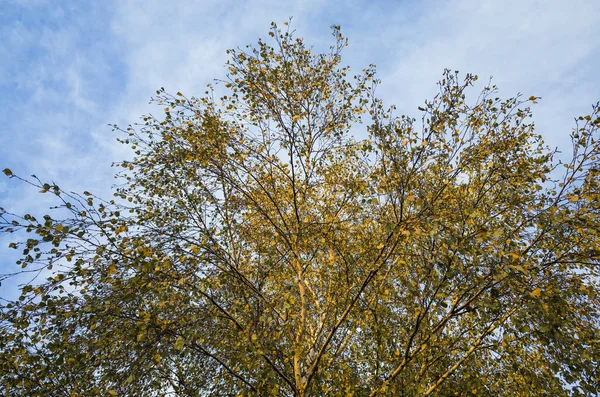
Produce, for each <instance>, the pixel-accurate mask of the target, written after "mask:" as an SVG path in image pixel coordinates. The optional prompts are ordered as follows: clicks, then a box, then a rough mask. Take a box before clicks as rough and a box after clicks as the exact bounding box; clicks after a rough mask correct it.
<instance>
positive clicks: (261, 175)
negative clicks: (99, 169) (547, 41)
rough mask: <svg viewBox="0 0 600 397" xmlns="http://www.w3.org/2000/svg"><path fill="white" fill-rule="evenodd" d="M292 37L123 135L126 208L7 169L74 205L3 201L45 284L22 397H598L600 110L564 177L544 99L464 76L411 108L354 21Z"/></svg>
mask: <svg viewBox="0 0 600 397" xmlns="http://www.w3.org/2000/svg"><path fill="white" fill-rule="evenodd" d="M269 35H270V38H269V39H268V40H266V41H263V40H259V41H258V44H257V45H255V46H247V47H246V48H244V49H235V50H230V51H228V53H229V54H230V57H231V58H230V61H228V63H227V65H226V66H227V68H228V72H227V75H226V78H225V79H223V80H221V81H218V82H217V84H220V86H219V87H223V86H224V88H223V89H225V88H226V89H227V90H228V91H227V94H226V95H224V96H222V97H220V98H217V97H216V95H215V91H216V90H215V89H214V88H213V87H210V88H209V89H208V90H207V91H206V93H205V94H204V95H203V96H200V97H187V96H185V95H183V94H181V93H179V92H178V93H177V94H175V95H170V94H168V93H166V92H165V90H164V89H161V90H159V91H157V95H156V97H155V98H153V101H154V102H156V103H157V104H159V105H160V107H161V108H164V115H162V116H160V117H154V116H151V115H148V116H144V117H143V118H142V120H141V121H140V123H138V124H135V125H132V126H129V127H127V128H124V129H120V128H119V127H116V126H115V130H119V131H121V132H122V133H123V136H122V138H120V140H121V141H122V142H123V143H124V144H125V145H130V146H131V148H132V150H133V151H134V152H135V157H134V158H133V159H132V160H130V161H123V162H121V163H118V164H115V165H116V166H117V167H119V170H120V171H119V174H118V175H119V177H120V179H119V180H120V184H119V185H118V186H116V187H115V197H114V198H113V199H112V200H110V199H109V200H103V199H101V198H100V197H97V196H96V195H94V194H92V193H89V192H84V193H82V194H77V193H73V192H69V191H65V190H63V189H61V188H60V187H59V186H57V185H56V184H54V183H44V182H43V181H41V180H39V179H37V178H33V179H31V178H22V177H20V176H18V175H15V174H13V172H12V171H10V170H8V169H6V170H4V173H5V174H6V175H7V176H9V177H11V178H13V179H20V180H22V181H25V182H28V183H30V184H32V185H34V186H37V188H38V189H40V191H41V192H42V193H45V194H54V195H55V196H56V197H55V199H56V200H57V208H58V209H57V210H55V211H54V212H53V213H54V215H46V216H44V217H43V219H36V218H35V217H34V216H32V215H29V214H25V215H20V214H13V213H10V212H9V211H8V210H7V209H1V210H0V230H1V231H2V232H3V233H14V235H15V236H23V235H24V233H28V234H27V235H26V237H27V238H23V239H19V240H18V241H14V242H13V243H11V244H10V247H11V248H14V249H18V250H22V251H23V252H22V256H21V259H20V260H19V261H18V265H21V266H22V267H23V269H21V270H20V271H21V272H31V274H32V275H35V274H40V275H41V276H40V277H38V279H36V280H40V279H41V280H42V281H35V280H34V281H32V282H30V283H27V284H25V285H22V286H21V296H20V298H19V299H18V300H15V301H10V302H6V301H5V302H4V303H3V304H2V306H1V315H0V385H1V386H2V389H3V390H5V392H6V393H7V395H9V396H17V395H19V396H20V395H27V396H96V395H98V396H100V395H102V396H105V395H109V396H111V395H112V396H168V395H173V396H186V397H187V396H190V397H191V396H225V395H231V396H237V395H240V396H259V395H260V396H298V397H304V396H342V395H343V396H376V395H377V396H428V395H438V396H470V395H479V396H499V395H500V396H585V395H588V396H591V395H596V393H598V392H599V391H600V389H599V386H598V385H599V384H600V311H599V310H600V301H599V295H598V292H599V276H600V267H599V266H600V157H599V156H600V141H599V139H600V136H599V133H598V128H599V127H600V110H599V107H598V104H596V105H594V106H593V107H592V112H591V113H590V115H588V116H583V117H579V118H578V119H576V126H575V128H574V129H573V131H572V133H571V135H570V137H571V142H572V157H571V160H570V162H567V163H561V162H560V161H558V160H557V156H556V152H555V151H552V150H550V149H548V148H547V146H546V145H545V144H544V143H543V141H542V137H541V136H540V135H539V134H537V133H536V132H535V130H534V125H533V122H532V119H531V110H530V104H531V103H535V102H536V100H537V99H538V98H536V97H530V98H524V97H521V96H516V97H514V98H509V99H502V98H499V97H498V96H497V90H496V87H495V86H493V85H487V86H485V87H484V88H483V89H482V91H481V92H480V93H479V95H474V96H473V95H472V94H470V92H471V91H473V90H474V88H473V87H472V86H473V85H474V82H475V81H476V79H477V78H476V76H474V75H466V76H464V77H461V76H460V75H459V74H458V72H451V71H448V70H447V71H445V72H444V74H443V77H442V80H441V81H440V83H439V93H438V94H437V95H436V96H435V97H434V98H433V99H432V100H430V101H426V102H425V103H424V105H423V107H421V108H419V110H420V112H421V117H420V119H419V120H417V119H415V118H411V117H408V116H398V115H397V114H396V110H395V108H393V107H391V108H386V107H385V106H384V104H383V102H382V100H381V99H379V98H378V97H377V96H376V92H375V91H376V87H377V86H378V84H379V83H380V81H379V80H378V79H377V78H376V76H375V67H374V65H370V66H369V67H367V68H366V69H364V70H362V71H361V72H360V73H357V74H356V75H355V76H353V77H352V75H353V73H352V72H351V71H350V70H349V68H348V67H344V66H342V64H341V52H342V49H343V48H344V47H345V46H346V45H347V41H346V39H345V38H344V37H343V36H342V34H341V32H340V29H339V27H333V36H334V40H335V41H334V44H333V46H332V47H331V49H330V51H329V52H326V53H313V48H312V47H310V46H307V45H306V44H305V43H304V42H303V40H302V39H300V38H296V37H295V35H294V32H293V31H290V30H289V27H286V28H284V29H280V28H278V27H277V26H276V25H275V24H273V25H272V27H271V30H270V31H269ZM415 67H418V66H417V65H415ZM215 88H216V86H215ZM471 97H472V99H471ZM565 136H566V135H565ZM42 276H43V277H42ZM8 277H9V276H4V278H5V279H6V278H8Z"/></svg>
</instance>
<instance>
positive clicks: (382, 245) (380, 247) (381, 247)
mask: <svg viewBox="0 0 600 397" xmlns="http://www.w3.org/2000/svg"><path fill="white" fill-rule="evenodd" d="M383 247H385V245H384V244H383V243H381V244H379V245H378V246H377V249H378V250H380V249H383Z"/></svg>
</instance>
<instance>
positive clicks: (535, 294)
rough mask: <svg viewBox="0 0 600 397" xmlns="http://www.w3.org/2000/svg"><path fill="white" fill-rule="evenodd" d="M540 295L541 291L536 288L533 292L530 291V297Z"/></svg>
mask: <svg viewBox="0 0 600 397" xmlns="http://www.w3.org/2000/svg"><path fill="white" fill-rule="evenodd" d="M541 294H542V290H540V289H539V288H536V289H534V290H533V291H531V296H533V297H538V296H540V295H541Z"/></svg>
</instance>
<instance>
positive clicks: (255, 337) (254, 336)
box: [252, 334, 258, 342]
mask: <svg viewBox="0 0 600 397" xmlns="http://www.w3.org/2000/svg"><path fill="white" fill-rule="evenodd" d="M256 339H258V336H256V334H252V342H255V341H256Z"/></svg>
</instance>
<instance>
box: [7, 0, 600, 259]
mask: <svg viewBox="0 0 600 397" xmlns="http://www.w3.org/2000/svg"><path fill="white" fill-rule="evenodd" d="M290 16H293V22H292V26H293V27H294V28H295V29H296V30H297V34H298V35H299V36H302V37H304V38H305V39H306V41H307V42H308V43H312V44H314V45H315V47H316V48H317V49H319V48H322V49H325V48H327V47H328V45H329V44H330V43H331V36H330V34H329V26H330V25H332V24H339V25H341V27H342V31H343V33H344V35H345V36H346V37H348V38H349V40H350V46H349V47H348V48H347V49H346V52H345V61H346V63H348V64H350V65H351V66H352V67H353V68H354V69H356V70H360V69H362V68H363V67H365V66H367V65H368V64H369V63H376V64H377V66H378V71H379V77H380V78H381V79H382V80H383V83H382V85H381V87H380V89H379V93H380V94H381V95H382V96H383V97H384V99H385V100H386V102H387V103H388V104H396V105H397V106H398V112H399V113H404V114H408V115H412V116H418V111H417V109H416V108H417V106H418V105H420V104H421V103H422V102H423V101H424V100H425V99H428V98H430V97H431V96H432V94H434V93H435V90H436V85H435V84H436V82H437V81H438V79H439V78H440V76H441V73H442V70H443V69H444V68H450V69H456V70H460V71H461V72H462V73H474V74H478V75H479V76H480V78H481V80H483V81H487V79H488V78H489V77H490V76H494V82H495V83H496V84H497V85H498V86H499V87H500V93H501V95H503V96H513V95H515V94H516V93H518V92H522V93H523V94H525V95H527V96H530V95H537V96H541V97H543V99H542V101H540V103H539V105H537V106H536V108H535V109H534V114H535V121H536V124H537V126H538V131H539V132H540V133H542V135H543V136H544V137H545V139H546V141H547V142H548V143H549V144H550V145H551V146H553V147H555V146H556V147H559V149H560V148H564V149H566V151H568V134H569V132H570V129H571V128H572V127H573V125H574V124H573V118H574V117H575V116H577V115H580V114H584V113H587V112H589V110H590V108H591V104H592V103H595V102H596V101H598V100H600V74H598V72H597V71H598V70H600V40H599V39H598V38H599V37H600V3H599V2H598V0H571V1H554V0H546V1H541V0H539V1H536V0H503V1H500V0H496V1H485V0H457V1H377V0H375V1H357V0H355V1H351V0H348V1H337V0H329V1H324V0H306V1H299V0H298V1H278V0H249V1H244V2H241V1H227V0H219V1H212V0H202V1H196V0H187V1H178V0H172V1H170V2H165V1H158V0H117V1H114V2H113V1H109V0H102V1H83V0H81V1H73V0H69V1H66V0H65V1H60V0H0V90H1V91H2V95H0V169H2V168H5V167H8V168H10V169H12V170H13V172H15V173H17V174H19V175H30V174H32V173H35V174H36V175H38V176H39V177H40V178H42V179H44V180H53V181H55V182H56V183H57V184H59V185H60V186H61V187H63V188H68V189H70V190H78V191H82V190H90V191H93V192H96V193H98V194H99V195H101V196H104V197H107V196H108V195H109V194H110V186H111V184H112V183H113V178H112V175H113V170H112V169H111V167H110V164H111V162H112V161H117V160H120V159H123V158H125V157H126V156H127V155H128V153H127V151H126V149H125V148H123V147H121V145H119V144H117V143H116V142H115V137H116V136H115V135H114V133H112V132H111V129H110V128H109V127H108V126H107V124H108V123H117V124H119V125H127V124H128V123H132V122H135V121H137V120H138V117H139V116H140V115H142V114H144V113H148V112H151V111H154V112H156V113H158V112H159V109H158V108H153V107H151V106H149V105H148V99H149V98H150V96H151V95H152V94H153V93H154V91H155V90H156V89H157V88H159V87H165V88H166V89H167V90H168V91H170V92H173V93H174V92H177V91H181V92H183V93H185V94H186V95H200V94H201V93H202V92H203V91H204V87H205V85H206V84H207V83H210V82H212V79H214V78H220V77H223V76H224V74H225V69H224V68H223V64H224V63H225V61H226V60H227V55H226V54H225V50H226V49H228V48H233V47H236V46H243V45H246V44H251V43H255V42H256V40H257V39H258V38H259V37H263V38H264V37H267V32H268V28H269V24H270V22H271V21H275V22H278V23H280V24H281V23H283V22H284V21H286V20H287V19H288V18H289V17H290ZM473 94H476V93H475V92H473ZM41 198H42V197H41V196H40V195H38V194H37V192H36V191H35V190H32V189H31V188H27V187H26V186H24V185H23V184H20V183H16V182H15V181H14V180H10V181H9V180H8V179H7V178H1V179H0V206H2V207H5V208H7V209H11V210H14V211H15V212H19V213H24V212H38V211H40V210H39V206H40V199H41ZM48 204H49V205H50V204H51V203H50V202H48ZM7 244H8V240H7V239H6V238H5V237H2V238H0V246H4V247H5V246H6V245H7ZM7 255H8V253H7V250H6V249H5V248H0V263H4V264H5V263H6V262H5V260H4V259H6V258H7ZM2 258H4V259H2Z"/></svg>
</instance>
